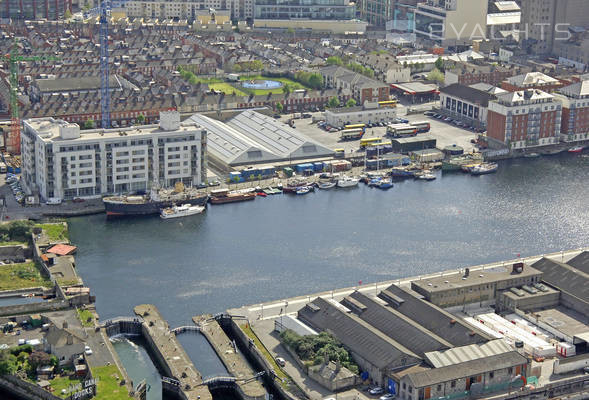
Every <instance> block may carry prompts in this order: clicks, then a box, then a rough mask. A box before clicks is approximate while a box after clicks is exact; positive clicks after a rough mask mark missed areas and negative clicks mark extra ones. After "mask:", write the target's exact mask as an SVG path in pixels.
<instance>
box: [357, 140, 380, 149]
mask: <svg viewBox="0 0 589 400" xmlns="http://www.w3.org/2000/svg"><path fill="white" fill-rule="evenodd" d="M380 142H382V138H380V137H375V138H366V139H360V148H361V149H365V148H366V147H367V146H370V145H372V144H376V143H380Z"/></svg>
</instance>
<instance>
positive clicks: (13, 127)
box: [2, 38, 58, 154]
mask: <svg viewBox="0 0 589 400" xmlns="http://www.w3.org/2000/svg"><path fill="white" fill-rule="evenodd" d="M2 60H3V61H5V62H8V64H9V70H10V79H9V82H10V117H11V118H10V119H11V123H10V132H9V134H8V137H7V135H6V133H4V146H5V147H6V150H7V151H8V152H9V153H10V154H20V115H19V110H18V63H19V62H21V61H46V60H52V61H55V60H58V58H56V57H45V56H20V55H18V39H17V38H14V43H13V45H12V50H11V52H10V53H9V54H6V55H4V56H2Z"/></svg>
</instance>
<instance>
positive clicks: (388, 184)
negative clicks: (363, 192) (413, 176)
mask: <svg viewBox="0 0 589 400" xmlns="http://www.w3.org/2000/svg"><path fill="white" fill-rule="evenodd" d="M376 187H377V188H379V189H381V190H387V189H390V188H392V187H393V182H392V181H391V180H390V179H383V180H381V181H380V182H378V185H376Z"/></svg>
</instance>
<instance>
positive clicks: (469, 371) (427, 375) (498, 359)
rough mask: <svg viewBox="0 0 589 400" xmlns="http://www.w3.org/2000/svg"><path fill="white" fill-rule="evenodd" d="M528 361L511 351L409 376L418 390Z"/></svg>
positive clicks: (523, 363)
mask: <svg viewBox="0 0 589 400" xmlns="http://www.w3.org/2000/svg"><path fill="white" fill-rule="evenodd" d="M527 363H528V359H527V358H526V357H524V356H522V355H521V354H519V353H518V352H517V351H510V352H509V353H503V354H498V355H494V356H491V357H485V358H479V359H476V360H471V361H466V362H463V363H460V364H454V365H449V366H447V367H441V368H434V369H430V370H427V371H421V372H415V373H413V374H409V375H407V377H408V378H409V380H410V381H411V382H412V383H413V386H414V387H416V388H421V387H425V386H431V385H435V384H438V383H442V382H448V381H453V380H455V379H460V378H464V377H467V376H474V375H480V374H482V373H485V372H489V371H497V370H501V369H505V368H509V367H515V366H517V365H525V364H527Z"/></svg>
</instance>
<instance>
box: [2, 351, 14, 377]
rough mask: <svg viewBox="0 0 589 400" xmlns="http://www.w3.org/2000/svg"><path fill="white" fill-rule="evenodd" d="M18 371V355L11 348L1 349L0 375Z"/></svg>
mask: <svg viewBox="0 0 589 400" xmlns="http://www.w3.org/2000/svg"><path fill="white" fill-rule="evenodd" d="M15 372H16V356H15V355H14V354H11V353H10V351H9V350H0V375H12V374H14V373H15Z"/></svg>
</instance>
